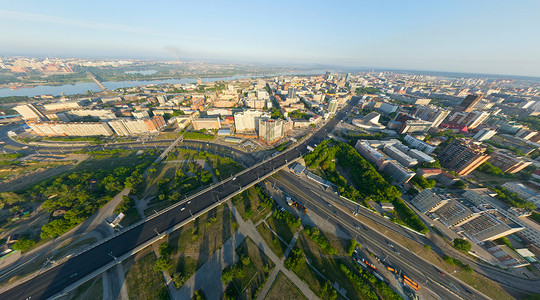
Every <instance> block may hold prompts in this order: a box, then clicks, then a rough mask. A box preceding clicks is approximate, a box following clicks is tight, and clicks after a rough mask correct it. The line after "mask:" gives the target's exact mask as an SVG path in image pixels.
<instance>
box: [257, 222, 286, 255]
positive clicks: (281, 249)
mask: <svg viewBox="0 0 540 300" xmlns="http://www.w3.org/2000/svg"><path fill="white" fill-rule="evenodd" d="M257 231H258V232H259V233H260V234H261V236H262V238H263V239H264V241H265V242H266V245H268V247H269V248H270V249H271V250H272V252H274V254H275V255H277V256H278V257H279V258H282V257H283V256H284V253H285V250H287V245H285V243H283V242H282V241H281V240H280V239H279V238H278V237H277V236H276V235H275V234H274V233H273V232H272V231H270V229H268V227H267V226H266V224H264V223H261V224H259V226H257Z"/></svg>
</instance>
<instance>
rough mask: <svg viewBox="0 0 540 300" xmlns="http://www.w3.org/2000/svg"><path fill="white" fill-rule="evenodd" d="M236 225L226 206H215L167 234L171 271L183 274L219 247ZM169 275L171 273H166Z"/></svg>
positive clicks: (199, 265) (194, 269)
mask: <svg viewBox="0 0 540 300" xmlns="http://www.w3.org/2000/svg"><path fill="white" fill-rule="evenodd" d="M237 227H238V223H236V221H235V220H234V217H233V215H232V213H231V211H230V209H229V207H228V206H225V205H221V206H218V207H216V208H214V209H212V210H211V211H209V212H208V213H206V214H204V215H202V216H200V217H198V218H197V219H195V221H193V222H190V223H187V224H186V225H185V226H183V227H182V228H180V229H178V230H177V231H175V232H173V233H172V234H171V235H170V236H169V238H168V239H169V245H170V246H171V249H172V253H171V259H172V261H173V264H174V267H173V270H174V272H178V273H180V276H183V277H186V279H185V280H187V279H189V277H190V276H191V275H192V274H193V273H194V272H195V271H196V270H197V269H198V268H200V267H201V266H202V265H203V264H204V263H206V261H207V260H208V259H209V258H210V257H211V256H212V255H213V254H214V252H216V250H217V249H219V248H221V246H222V245H223V243H224V242H225V241H226V240H228V239H229V238H230V237H231V236H232V235H233V233H234V231H235V230H236V228H237ZM170 275H171V276H173V275H174V273H171V274H170Z"/></svg>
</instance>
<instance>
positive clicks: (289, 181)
mask: <svg viewBox="0 0 540 300" xmlns="http://www.w3.org/2000/svg"><path fill="white" fill-rule="evenodd" d="M279 175H280V176H281V178H280V179H275V178H271V179H270V182H272V183H274V185H275V186H277V187H278V188H280V189H282V190H284V191H285V192H286V193H287V194H289V195H290V196H292V197H293V198H295V199H297V200H299V201H300V202H302V203H304V205H305V206H306V207H307V208H308V209H309V210H310V211H311V212H313V213H315V214H316V215H318V216H320V217H321V218H323V219H327V222H330V223H332V224H334V225H335V226H336V227H337V228H339V229H340V230H341V231H343V232H345V233H348V234H349V235H350V236H351V237H355V238H356V239H357V241H359V242H360V244H361V245H362V246H363V247H364V248H367V249H369V252H371V253H373V254H374V255H376V256H378V257H379V258H380V259H381V260H385V262H386V263H387V264H390V265H392V266H393V267H396V268H397V269H399V270H401V272H402V273H403V274H405V275H407V276H408V277H410V278H412V279H413V280H414V281H415V282H417V283H418V284H420V286H421V287H422V288H424V289H426V288H427V289H429V290H430V292H431V293H430V294H431V297H435V298H437V297H438V299H459V298H465V299H489V298H486V297H485V296H484V295H483V294H481V293H478V292H477V291H476V290H474V289H473V288H471V287H466V286H465V285H463V284H462V283H461V282H459V281H458V280H457V279H455V278H453V277H451V276H450V275H449V274H446V273H444V272H442V274H445V275H442V274H441V272H440V271H441V270H439V269H438V268H436V267H435V266H433V265H432V264H431V263H429V262H427V261H425V260H423V259H421V258H420V257H418V256H417V255H416V254H415V253H413V252H411V251H410V250H409V249H406V248H404V247H402V246H400V245H399V244H398V243H396V242H394V241H391V240H390V239H388V238H387V237H386V236H385V235H384V233H380V232H378V231H376V230H373V229H371V228H369V227H367V226H365V225H364V224H362V223H361V222H360V221H359V220H358V219H357V218H356V217H354V216H352V215H351V214H348V213H344V212H343V211H341V210H339V209H337V208H336V206H335V201H334V200H336V199H330V197H329V196H331V195H330V194H325V196H322V194H323V193H321V191H320V188H318V189H317V190H315V191H314V190H312V189H313V186H311V185H310V184H309V182H306V181H307V179H305V180H302V179H299V178H295V176H294V175H292V174H287V173H286V172H283V171H282V172H279ZM291 186H295V187H296V188H297V189H300V190H301V193H299V192H298V190H297V189H296V188H292V187H291ZM306 196H307V197H306ZM337 198H339V197H337ZM366 213H367V214H371V215H374V214H373V213H371V212H366ZM370 217H371V216H370ZM377 223H380V221H379V222H377ZM400 229H401V230H404V229H402V228H400ZM411 234H414V233H411ZM414 235H416V234H414ZM388 243H390V244H391V245H392V246H390V245H389V244H388ZM394 250H395V251H394ZM443 286H446V287H443Z"/></svg>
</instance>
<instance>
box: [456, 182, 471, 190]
mask: <svg viewBox="0 0 540 300" xmlns="http://www.w3.org/2000/svg"><path fill="white" fill-rule="evenodd" d="M452 186H453V187H455V188H456V189H462V190H466V189H467V188H468V187H469V184H468V183H467V182H465V181H463V180H458V181H456V182H455V183H454V184H453V185H452Z"/></svg>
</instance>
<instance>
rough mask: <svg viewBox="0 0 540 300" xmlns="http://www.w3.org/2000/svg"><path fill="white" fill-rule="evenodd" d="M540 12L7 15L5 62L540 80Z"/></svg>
mask: <svg viewBox="0 0 540 300" xmlns="http://www.w3.org/2000/svg"><path fill="white" fill-rule="evenodd" d="M539 12H540V1H519V0H516V1H507V0H506V1H498V0H494V1H483V0H475V1H470V0H469V1H459V0H456V1H433V0H431V1H403V0H396V1H392V0H387V1H373V0H372V1H360V0H357V1H317V0H312V1H290V0H289V1H281V0H274V1H260V0H251V1H225V0H223V1H214V0H205V1H147V0H146V1H138V0H132V1H123V0H118V1H110V0H109V1H100V0H94V1H61V0H53V1H25V0H16V1H15V0H4V1H2V2H1V3H0V28H1V29H0V55H6V56H12V55H29V56H50V57H92V58H140V59H178V60H207V61H227V62H258V63H271V64H277V65H285V66H286V65H297V64H323V65H336V66H343V67H351V68H353V67H368V68H387V69H409V70H431V71H450V72H470V73H488V74H508V75H524V76H540V18H539V17H538V15H539Z"/></svg>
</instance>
